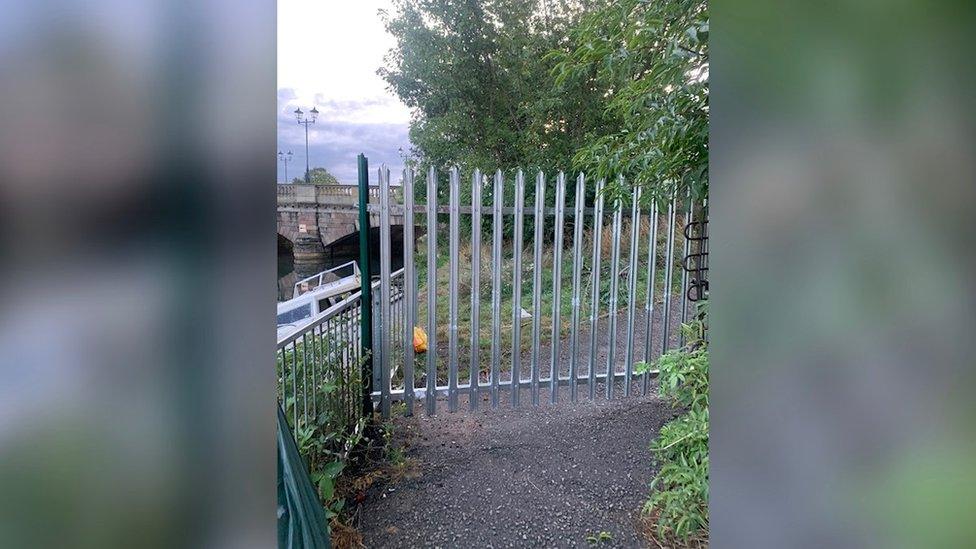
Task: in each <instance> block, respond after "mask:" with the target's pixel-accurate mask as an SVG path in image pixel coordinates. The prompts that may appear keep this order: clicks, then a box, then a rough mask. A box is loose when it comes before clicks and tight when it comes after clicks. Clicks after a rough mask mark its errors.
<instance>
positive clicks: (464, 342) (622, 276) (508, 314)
mask: <svg viewBox="0 0 976 549" xmlns="http://www.w3.org/2000/svg"><path fill="white" fill-rule="evenodd" d="M662 221H663V220H662ZM551 222H552V220H551V219H550V220H549V225H548V226H547V228H546V235H547V238H548V240H544V241H543V242H542V254H541V262H540V265H539V266H538V268H539V270H540V272H541V281H540V285H539V287H540V296H539V297H540V299H539V302H540V303H539V309H540V310H539V311H538V312H536V311H533V302H532V297H533V286H534V274H535V269H536V267H537V266H536V265H534V264H533V263H534V261H533V260H534V242H533V241H532V240H531V237H532V235H531V234H530V233H529V232H527V233H526V238H527V240H526V242H525V245H524V246H523V250H522V282H521V293H520V294H519V296H518V299H516V296H514V295H513V289H514V265H515V258H514V245H513V243H512V242H511V240H508V241H505V242H503V245H502V262H501V264H500V265H495V264H494V262H493V254H492V245H491V242H490V239H491V236H492V235H491V232H490V230H483V232H482V235H483V237H484V238H483V240H482V242H481V245H480V258H479V261H478V264H477V265H474V261H473V255H474V254H473V251H474V246H473V244H472V243H471V242H470V240H462V241H461V242H459V244H458V256H459V257H458V286H457V290H456V296H457V300H458V301H457V302H458V322H457V330H458V357H459V359H460V360H459V364H458V369H459V372H458V379H459V382H461V383H464V382H466V380H468V379H469V378H470V370H469V368H470V363H469V357H470V353H471V332H472V330H473V327H474V322H473V318H472V304H471V296H472V291H473V290H472V275H473V274H474V270H475V269H476V268H477V269H478V273H479V277H480V280H479V285H478V289H477V291H478V296H479V302H480V314H479V315H478V337H477V341H478V345H479V360H478V364H477V365H476V366H477V368H478V376H479V379H480V380H481V382H482V383H487V382H488V381H489V372H490V368H491V348H492V343H493V342H494V337H493V333H492V322H493V318H492V291H493V290H492V288H493V276H494V274H495V272H496V269H497V270H498V271H500V275H501V276H500V278H501V280H500V286H499V288H500V290H499V291H500V303H499V312H500V314H499V318H500V322H499V324H500V328H501V330H500V334H501V335H500V338H499V341H498V345H499V357H500V358H499V361H500V363H501V365H502V371H503V372H507V369H506V368H505V367H504V365H506V364H511V358H512V353H513V350H514V349H513V343H514V342H513V340H512V333H513V313H514V310H515V308H516V307H517V306H518V307H522V308H525V309H526V310H527V311H529V313H530V314H538V315H539V342H540V347H542V348H545V347H546V346H549V345H551V344H552V339H553V337H552V336H553V324H554V323H555V319H554V315H553V304H554V301H555V300H556V295H555V293H556V292H555V282H556V280H555V271H556V269H555V253H554V249H553V246H552V238H553V235H552V228H551ZM682 227H683V225H682V224H681V223H680V221H679V223H678V227H677V230H676V234H677V235H680V231H681V229H682ZM565 228H566V233H565V234H564V245H565V247H564V249H563V251H562V253H561V257H560V267H561V268H560V277H559V283H560V288H561V292H560V295H559V303H558V313H559V326H558V328H559V330H558V337H559V338H560V339H561V340H565V339H567V338H568V337H569V335H570V332H571V324H572V322H571V320H572V313H573V288H572V283H573V255H574V247H573V231H572V226H571V223H567V224H566V225H565ZM620 233H621V242H620V254H619V259H618V272H617V282H618V286H617V308H618V309H617V310H618V312H619V311H625V310H626V309H627V307H628V305H629V300H630V296H629V284H628V283H629V280H630V278H629V277H630V276H631V273H630V270H629V262H630V244H631V224H630V220H629V219H625V220H624V221H623V223H622V225H621V231H620ZM638 234H639V239H640V240H639V242H640V243H641V244H640V246H639V247H638V249H637V269H636V276H637V280H636V288H635V295H634V300H635V303H636V306H637V307H639V308H643V307H644V306H645V304H646V302H647V297H648V291H647V290H648V280H649V278H650V272H651V269H650V267H649V264H648V261H647V259H648V258H647V255H648V247H649V237H650V225H649V222H648V220H647V218H646V217H642V218H641V221H640V226H639V228H638ZM611 237H612V227H610V226H604V227H603V229H602V241H601V246H600V250H601V253H600V257H601V259H600V287H599V292H598V296H599V298H598V303H599V307H600V309H599V314H600V317H605V316H606V315H607V314H608V313H609V303H610V290H611V282H612V279H611V274H612V269H613V266H612V263H611V259H612V249H611V246H610V243H611ZM427 238H428V237H427V236H426V235H425V236H423V237H421V238H420V239H419V241H418V243H417V248H416V252H415V265H416V271H417V277H418V282H419V288H418V295H417V298H418V309H417V313H418V314H417V317H418V325H419V326H421V327H423V328H424V329H425V330H426V329H427V324H428V323H427V318H428V315H427V303H428V280H427ZM678 238H679V237H677V236H676V243H675V247H674V248H675V249H674V269H673V278H672V293H673V295H675V297H676V298H677V297H678V296H679V294H678V292H679V291H680V284H681V268H680V260H681V257H682V249H681V248H682V246H681V244H682V242H681V240H680V239H678ZM437 239H438V241H437V244H438V247H437V255H438V257H437V262H436V263H437V266H438V267H437V273H436V318H437V323H436V330H435V333H434V334H431V335H432V336H433V337H434V339H435V340H436V348H435V347H431V349H430V350H429V351H428V352H435V353H437V363H438V368H437V377H438V380H437V383H438V384H446V383H447V376H448V372H447V359H448V341H449V337H450V326H449V315H450V299H451V289H450V285H449V282H448V281H449V280H450V261H449V249H450V247H449V245H448V235H447V229H446V224H445V225H444V226H441V227H440V228H439V230H438V234H437ZM656 240H657V254H656V257H655V259H656V268H655V280H654V284H653V286H654V288H655V292H654V293H655V302H656V303H661V302H663V299H664V296H663V293H664V286H665V284H664V282H665V281H664V275H665V257H664V256H665V255H666V254H664V253H663V250H665V249H666V243H667V231H666V229H665V227H664V223H662V224H661V226H659V227H658V230H657V239H656ZM579 250H580V256H581V259H580V290H579V305H578V309H579V311H578V318H579V329H580V330H581V331H585V330H586V329H588V326H589V317H590V315H591V311H592V309H593V300H592V285H593V261H592V254H593V233H592V231H590V230H584V232H583V238H582V239H581V242H580V246H579ZM532 328H533V323H532V320H531V319H528V320H525V321H523V324H522V330H521V334H522V337H521V341H520V342H519V346H518V348H519V349H520V352H522V353H528V352H529V350H530V349H531V342H532V340H533V339H532ZM545 368H546V369H547V368H548V364H546V365H545ZM415 372H416V373H417V375H416V383H417V386H423V385H424V384H425V383H426V358H425V357H423V356H421V357H418V363H417V368H416V369H415ZM546 375H548V374H547V372H545V371H544V372H543V377H545V376H546ZM507 379H508V376H507V375H503V376H502V380H507Z"/></svg>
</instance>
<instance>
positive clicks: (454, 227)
mask: <svg viewBox="0 0 976 549" xmlns="http://www.w3.org/2000/svg"><path fill="white" fill-rule="evenodd" d="M450 185H451V202H450V224H451V225H450V230H451V234H450V242H449V245H450V264H451V271H450V286H449V287H448V292H449V298H450V299H449V304H450V307H449V315H450V326H449V328H450V331H449V332H448V338H449V340H448V343H449V351H448V357H449V358H448V360H449V362H450V363H449V364H448V379H447V410H448V411H449V412H455V411H457V402H458V391H457V386H458V295H457V292H458V245H459V244H460V242H459V240H460V238H461V237H460V227H459V225H458V216H459V213H460V204H459V203H460V194H461V172H460V170H459V169H458V167H457V166H454V167H453V168H451V180H450Z"/></svg>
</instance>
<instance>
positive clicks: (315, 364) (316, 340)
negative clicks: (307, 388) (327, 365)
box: [312, 324, 324, 422]
mask: <svg viewBox="0 0 976 549" xmlns="http://www.w3.org/2000/svg"><path fill="white" fill-rule="evenodd" d="M316 329H317V330H318V331H319V337H315V330H316ZM321 344H322V325H321V324H319V325H318V326H316V327H315V328H312V419H313V420H315V421H316V422H317V421H318V417H319V411H318V403H319V384H318V378H317V376H316V375H315V370H321V367H320V364H321V362H322V350H321V349H320V348H319V347H320V346H321ZM320 373H322V374H323V375H324V372H320Z"/></svg>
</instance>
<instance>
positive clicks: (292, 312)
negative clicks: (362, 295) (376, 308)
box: [278, 261, 361, 340]
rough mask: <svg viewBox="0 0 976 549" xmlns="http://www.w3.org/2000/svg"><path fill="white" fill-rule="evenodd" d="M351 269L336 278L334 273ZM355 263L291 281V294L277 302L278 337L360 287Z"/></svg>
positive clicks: (281, 336) (284, 335)
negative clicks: (293, 288)
mask: <svg viewBox="0 0 976 549" xmlns="http://www.w3.org/2000/svg"><path fill="white" fill-rule="evenodd" d="M343 270H344V271H345V272H351V273H352V274H349V275H347V276H343V277H340V276H339V275H338V274H337V272H341V271H343ZM360 285H361V280H360V276H359V264H358V263H357V262H355V261H350V262H348V263H343V264H342V265H339V266H337V267H333V268H331V269H328V270H325V271H322V272H321V273H319V274H316V275H312V276H310V277H308V278H305V279H302V280H299V281H298V282H296V283H295V291H294V293H293V294H292V295H293V297H292V298H291V299H289V300H288V301H282V302H281V303H278V339H279V340H280V339H281V338H283V337H286V336H288V335H289V334H291V333H292V332H294V331H295V328H296V327H298V326H299V325H301V324H304V323H305V321H307V320H308V319H310V318H312V317H314V316H316V315H318V314H319V313H321V312H322V311H325V310H326V309H328V308H329V307H331V306H332V305H335V304H336V303H338V302H339V301H341V300H342V299H344V298H346V297H347V296H348V295H349V294H351V293H353V292H356V291H358V290H359V289H360Z"/></svg>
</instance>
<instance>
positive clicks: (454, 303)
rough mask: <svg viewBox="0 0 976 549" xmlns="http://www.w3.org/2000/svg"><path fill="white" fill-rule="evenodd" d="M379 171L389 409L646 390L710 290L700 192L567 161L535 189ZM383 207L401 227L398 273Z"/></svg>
mask: <svg viewBox="0 0 976 549" xmlns="http://www.w3.org/2000/svg"><path fill="white" fill-rule="evenodd" d="M378 175H379V178H378V180H379V183H380V184H379V186H378V191H379V196H378V204H375V203H374V204H370V206H369V210H370V212H371V213H372V214H374V215H377V214H378V217H379V231H380V247H381V250H380V251H381V253H380V258H381V259H380V275H381V276H380V278H381V291H380V292H379V293H380V294H381V296H380V299H379V302H378V307H379V309H378V311H379V314H377V315H376V316H375V317H374V318H378V319H379V322H377V324H378V328H376V330H377V332H374V333H377V338H376V342H378V343H379V344H378V345H376V348H377V349H378V353H379V355H380V356H379V357H378V358H379V360H376V359H374V362H373V364H374V370H375V371H374V376H373V379H374V391H373V399H374V402H377V403H379V404H380V411H381V412H382V414H383V415H384V417H387V416H389V415H390V414H391V410H392V403H394V402H402V403H403V404H402V406H403V412H404V413H405V414H408V415H409V414H413V413H414V406H415V404H416V403H418V402H422V403H423V407H424V409H425V410H426V413H427V414H434V413H436V411H437V407H438V400H439V399H445V400H446V406H447V409H448V410H449V411H455V410H457V409H459V408H460V407H461V404H462V403H461V398H464V399H466V404H467V405H468V407H470V408H471V409H475V408H477V407H478V406H480V405H482V403H484V404H485V405H486V406H490V407H497V406H500V405H501V404H503V403H504V402H505V401H507V402H508V403H509V404H510V405H513V406H518V405H519V403H520V392H524V391H526V390H527V391H529V394H528V397H527V398H528V399H529V401H530V402H532V404H533V405H539V404H540V402H541V401H542V397H543V396H545V397H547V398H546V400H548V402H549V403H551V404H555V403H557V402H560V400H561V399H564V400H567V401H573V402H575V401H576V400H577V399H578V397H579V393H580V390H581V388H582V391H583V394H584V395H586V396H588V397H589V398H591V399H592V398H595V397H596V395H598V394H603V395H605V396H606V398H613V397H614V396H615V395H621V396H629V395H632V394H646V393H647V392H648V391H649V390H650V379H651V377H652V375H653V373H654V371H653V370H650V373H648V369H647V368H644V369H643V370H641V372H642V373H637V371H638V369H637V367H636V366H637V364H638V361H639V362H646V363H648V364H651V363H653V362H654V361H656V360H657V359H658V358H659V357H660V356H662V355H663V354H664V353H665V352H667V351H668V350H670V349H674V348H677V347H678V346H680V345H681V344H682V338H681V333H680V332H681V330H680V324H681V323H683V322H685V321H686V320H687V319H688V318H689V315H691V314H693V313H694V310H695V309H694V307H695V302H696V301H699V300H702V299H705V297H707V287H708V286H707V280H706V278H707V231H706V228H707V209H706V203H705V202H704V201H702V202H700V203H698V204H696V203H695V201H693V200H692V199H691V197H690V196H681V197H678V196H673V197H671V198H670V199H669V200H654V201H651V200H650V195H649V193H644V192H643V189H641V188H640V187H637V188H634V189H632V193H630V194H629V195H628V196H618V195H614V196H613V197H610V196H608V195H606V193H604V192H602V189H603V188H605V187H606V183H605V182H604V181H601V180H597V181H594V180H590V179H587V178H586V177H585V176H584V175H583V174H580V175H579V176H578V177H576V178H575V179H573V180H570V179H568V178H567V177H566V175H565V174H563V173H562V172H560V173H558V174H556V175H555V177H554V178H551V179H548V178H547V176H546V175H545V174H543V173H541V172H540V173H538V174H535V184H534V185H533V186H532V187H533V191H532V194H531V196H526V192H527V189H526V178H527V177H529V176H528V175H527V174H525V173H524V172H522V171H521V170H519V171H518V172H516V173H515V174H514V177H506V176H505V175H504V174H503V172H502V171H500V170H499V171H496V172H495V173H494V174H490V173H483V172H482V171H481V170H473V171H472V172H471V173H470V174H462V173H461V171H460V170H459V169H458V168H452V169H450V170H447V171H446V172H442V171H440V170H436V169H434V168H431V169H429V170H428V171H427V173H426V174H418V173H414V172H413V171H409V170H408V171H405V172H404V174H403V178H402V187H399V188H396V189H395V190H391V186H390V171H389V169H388V168H386V167H385V166H384V167H381V168H380V170H379V174H378ZM421 182H423V183H422V184H421ZM468 182H470V185H468V184H467V183H468ZM618 183H620V185H618V186H619V187H624V186H625V185H623V184H624V183H625V182H624V181H623V180H620V181H619V182H618ZM396 191H400V192H396ZM569 192H572V195H571V196H567V195H568V193H569ZM527 200H531V202H529V203H528V204H526V202H527ZM567 202H570V204H569V208H567ZM391 216H402V224H403V225H402V230H403V237H404V238H403V247H404V250H403V262H404V268H403V269H402V270H400V271H398V272H397V273H390V271H391V269H392V265H393V258H392V257H391V250H390V241H391V230H393V225H392V224H391ZM400 229H401V227H397V230H400ZM526 237H529V240H528V241H525V238H526ZM691 290H694V291H691ZM696 292H697V293H696ZM689 296H692V297H691V298H690V299H689ZM482 301H485V302H487V303H489V304H490V306H486V307H482ZM415 327H416V328H419V329H422V330H423V331H425V333H426V335H427V348H426V351H425V352H424V351H423V350H421V352H415V350H414V347H413V338H414V330H415ZM560 388H566V389H567V390H565V391H561V390H560ZM601 389H602V390H601ZM302 402H303V403H304V401H302Z"/></svg>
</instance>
